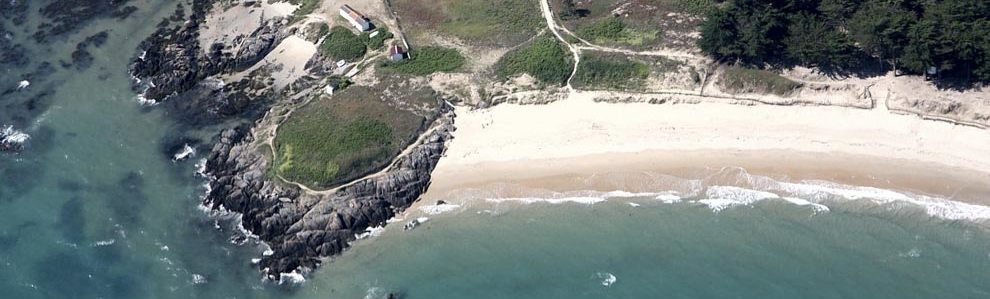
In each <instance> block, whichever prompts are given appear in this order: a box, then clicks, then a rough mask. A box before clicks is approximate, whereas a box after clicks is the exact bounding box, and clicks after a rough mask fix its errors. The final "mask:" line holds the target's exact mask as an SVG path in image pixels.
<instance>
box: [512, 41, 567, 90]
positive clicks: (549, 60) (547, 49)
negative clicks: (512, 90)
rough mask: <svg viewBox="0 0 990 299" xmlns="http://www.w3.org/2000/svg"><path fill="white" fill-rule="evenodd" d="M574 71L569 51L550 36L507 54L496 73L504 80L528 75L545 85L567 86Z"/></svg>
mask: <svg viewBox="0 0 990 299" xmlns="http://www.w3.org/2000/svg"><path fill="white" fill-rule="evenodd" d="M572 69H573V65H572V64H571V60H570V59H569V55H568V52H567V50H564V47H563V46H562V45H561V44H560V43H558V42H557V40H556V39H554V38H553V37H550V36H546V37H542V38H539V39H537V40H535V41H533V42H532V43H530V44H529V45H526V46H524V47H522V48H519V49H516V50H513V51H512V52H509V53H507V54H505V56H503V57H502V58H501V59H499V61H498V63H496V64H495V73H496V75H498V76H499V77H500V78H501V79H503V80H504V79H506V78H508V77H511V76H515V75H519V74H523V73H526V74H529V75H531V76H533V77H535V78H536V79H539V80H540V81H541V82H543V83H546V84H556V85H564V84H566V83H567V77H569V76H570V75H571V70H572Z"/></svg>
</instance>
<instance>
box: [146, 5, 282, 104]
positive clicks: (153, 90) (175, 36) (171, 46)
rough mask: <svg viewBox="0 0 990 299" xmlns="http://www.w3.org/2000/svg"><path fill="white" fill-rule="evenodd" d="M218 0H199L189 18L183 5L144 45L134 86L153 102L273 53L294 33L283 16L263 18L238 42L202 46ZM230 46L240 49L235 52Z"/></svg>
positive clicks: (163, 22) (247, 65)
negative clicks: (202, 35) (204, 29)
mask: <svg viewBox="0 0 990 299" xmlns="http://www.w3.org/2000/svg"><path fill="white" fill-rule="evenodd" d="M212 5H213V0H196V1H194V2H193V9H192V13H191V14H190V15H189V16H188V17H186V16H185V12H184V9H183V8H182V7H181V6H180V7H179V8H178V9H177V10H176V12H175V13H174V14H173V16H172V17H171V18H170V19H167V20H165V21H162V23H161V24H159V26H158V30H157V31H156V32H155V33H154V34H152V35H151V37H149V38H148V39H146V40H144V41H143V42H142V43H141V45H140V46H139V47H138V48H139V52H140V55H138V57H137V58H136V59H135V60H134V61H133V63H132V64H131V70H130V73H131V76H132V77H134V78H135V79H136V80H135V83H134V89H135V91H137V92H141V93H142V94H143V96H144V98H145V99H146V100H148V101H151V102H156V103H157V102H160V101H162V100H164V99H165V98H166V97H168V96H171V95H177V94H180V93H182V92H185V91H187V90H189V89H192V88H193V87H195V86H196V85H197V84H198V83H199V82H200V81H201V80H203V79H205V78H207V77H210V76H213V75H217V74H220V73H222V72H226V71H233V70H241V69H245V68H248V67H250V66H252V65H254V64H255V63H257V62H258V61H261V59H262V58H264V57H265V55H268V53H269V52H271V50H272V49H274V48H275V46H276V45H277V44H278V42H279V41H280V40H281V39H282V38H284V37H286V36H288V35H289V34H291V32H282V31H281V28H282V27H283V25H284V24H285V20H283V19H272V20H268V21H266V22H263V23H262V25H261V27H259V28H256V29H255V30H254V31H253V33H252V34H251V35H250V36H247V37H245V38H241V39H237V40H235V41H234V43H235V44H233V45H227V44H223V43H214V44H211V45H209V46H208V47H209V48H208V50H203V46H204V45H200V42H199V33H200V25H202V24H203V22H204V19H205V17H206V14H207V13H208V12H209V10H210V8H211V7H212ZM227 49H237V51H236V52H234V53H232V52H230V51H227Z"/></svg>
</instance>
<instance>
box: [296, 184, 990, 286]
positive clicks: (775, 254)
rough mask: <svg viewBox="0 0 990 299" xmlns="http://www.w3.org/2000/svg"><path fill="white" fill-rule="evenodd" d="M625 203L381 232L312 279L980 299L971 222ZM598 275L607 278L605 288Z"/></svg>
mask: <svg viewBox="0 0 990 299" xmlns="http://www.w3.org/2000/svg"><path fill="white" fill-rule="evenodd" d="M636 202H640V203H641V205H640V206H638V207H633V206H630V205H628V204H627V203H626V202H612V201H610V202H605V203H599V204H595V205H592V206H589V205H584V204H575V203H570V204H566V203H565V204H559V205H552V204H543V203H535V204H530V205H518V204H502V205H501V206H499V207H484V208H481V207H473V208H466V209H463V210H461V211H458V212H454V213H453V214H442V215H440V216H437V217H433V219H431V220H429V221H428V222H427V223H426V224H424V225H423V226H422V227H421V228H418V229H416V230H413V231H409V232H405V231H401V230H398V229H393V230H388V229H387V230H386V232H385V233H383V234H382V235H381V236H380V237H378V239H376V240H372V241H370V242H364V243H361V244H358V245H357V246H355V247H354V250H352V251H350V252H348V253H346V254H345V255H344V256H343V257H342V258H340V259H339V260H338V261H336V262H335V263H333V264H330V265H329V267H332V268H333V269H330V270H324V271H323V273H321V274H319V275H317V277H316V278H314V279H313V280H314V281H312V282H310V283H312V284H314V285H328V286H333V287H335V290H334V291H335V292H337V293H338V294H341V295H340V298H360V297H361V296H364V295H363V294H367V293H368V292H369V291H370V292H372V293H374V292H376V290H377V291H380V290H389V291H395V292H403V293H405V294H406V295H407V296H408V298H988V296H990V286H988V285H987V283H986V282H987V281H988V279H990V272H988V271H987V269H990V268H988V267H990V256H988V254H990V238H988V235H987V234H986V232H985V231H984V230H983V229H980V228H976V227H974V226H972V225H970V224H965V223H955V222H948V223H946V222H943V221H939V220H930V219H929V220H925V219H924V218H922V217H920V215H918V214H917V213H914V212H904V213H888V212H884V211H872V212H871V211H861V208H862V207H859V206H856V204H852V203H851V204H847V206H848V207H842V205H839V206H833V209H832V211H830V212H816V211H815V210H814V209H813V208H811V207H808V206H795V205H791V204H787V203H785V202H780V201H767V202H760V203H757V204H755V205H753V206H745V207H735V208H729V209H726V210H723V211H721V212H719V213H717V214H716V213H713V212H712V211H711V210H710V209H708V208H707V207H705V206H703V205H700V204H698V203H689V202H684V203H674V204H665V203H657V202H656V201H649V200H637V201H636ZM479 209H480V210H479ZM490 209H494V211H492V210H490ZM846 209H850V210H849V211H846ZM479 211H484V212H481V213H478V212H479ZM329 267H328V268H329ZM609 275H611V276H614V277H615V280H614V282H612V283H611V284H609V285H608V286H606V285H603V283H604V282H606V279H607V278H608V277H609ZM341 282H347V283H341ZM326 292H327V290H326V288H325V287H324V288H321V289H314V290H307V292H306V293H309V294H311V295H312V296H313V297H312V298H316V297H317V295H318V294H320V293H326Z"/></svg>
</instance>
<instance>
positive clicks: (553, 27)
mask: <svg viewBox="0 0 990 299" xmlns="http://www.w3.org/2000/svg"><path fill="white" fill-rule="evenodd" d="M540 10H542V11H543V18H544V19H546V21H547V27H548V28H550V32H552V33H553V36H556V37H557V39H558V40H560V42H562V43H564V44H565V45H567V49H568V50H570V51H571V53H572V54H574V69H573V70H571V76H570V77H567V90H568V91H571V92H573V91H574V87H573V86H571V80H572V79H574V76H575V75H577V70H578V64H580V63H581V49H579V48H578V47H576V46H574V45H572V44H571V43H570V42H567V40H566V39H564V36H562V35H560V31H559V30H560V28H562V27H560V26H558V25H557V21H556V20H554V18H553V10H551V9H550V2H549V1H548V0H540ZM564 30H566V28H565V29H564Z"/></svg>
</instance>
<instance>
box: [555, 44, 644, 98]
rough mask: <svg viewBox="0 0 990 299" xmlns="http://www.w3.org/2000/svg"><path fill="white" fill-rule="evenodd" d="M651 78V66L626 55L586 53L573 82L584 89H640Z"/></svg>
mask: <svg viewBox="0 0 990 299" xmlns="http://www.w3.org/2000/svg"><path fill="white" fill-rule="evenodd" d="M649 76H650V65H648V64H646V63H645V62H642V61H638V60H633V59H630V58H628V57H626V56H624V55H618V54H610V53H599V52H585V53H584V54H583V55H582V56H581V63H580V64H578V69H577V74H576V75H575V76H574V80H573V81H572V82H571V83H572V84H573V85H574V86H575V87H577V88H584V89H630V88H638V87H640V86H641V85H642V84H643V81H644V80H645V79H646V78H647V77H649Z"/></svg>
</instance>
